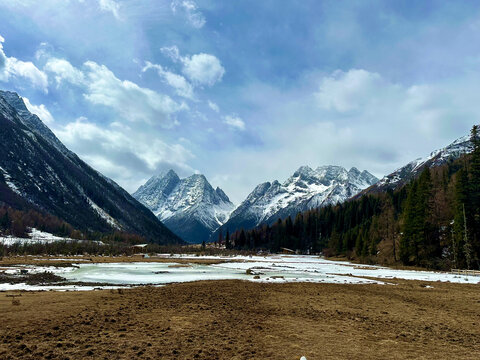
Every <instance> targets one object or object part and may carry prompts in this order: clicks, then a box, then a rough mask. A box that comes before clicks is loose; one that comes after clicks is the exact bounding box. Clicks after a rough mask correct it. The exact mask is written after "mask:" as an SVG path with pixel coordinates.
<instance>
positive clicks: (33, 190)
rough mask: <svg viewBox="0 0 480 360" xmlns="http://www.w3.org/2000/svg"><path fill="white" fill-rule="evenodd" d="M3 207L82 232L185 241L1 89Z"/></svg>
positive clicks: (0, 186) (0, 183)
mask: <svg viewBox="0 0 480 360" xmlns="http://www.w3.org/2000/svg"><path fill="white" fill-rule="evenodd" d="M0 154H1V156H0V204H3V205H8V206H12V207H18V206H21V207H22V208H23V209H25V208H28V207H32V208H34V209H40V210H41V211H45V212H47V213H50V214H52V215H55V216H57V217H58V218H60V219H62V220H64V221H66V222H68V223H70V224H71V225H72V226H74V227H75V228H77V229H79V230H82V231H91V232H100V233H111V232H113V231H122V232H128V233H134V234H138V235H141V236H143V237H145V238H146V239H147V240H149V241H151V242H156V243H162V244H163V243H178V242H181V240H180V239H179V238H178V237H177V236H176V235H174V234H173V233H172V232H171V231H170V230H169V229H167V228H166V227H165V226H164V225H163V224H162V223H161V222H160V221H159V220H158V219H157V218H156V217H155V216H154V215H153V214H152V213H151V212H150V211H149V210H148V209H147V208H146V207H145V206H143V205H142V204H140V203H139V202H138V201H137V200H135V199H134V198H133V197H132V196H131V195H130V194H128V192H126V191H125V190H123V189H122V188H121V187H120V186H118V185H117V184H116V183H115V182H114V181H112V180H110V179H108V178H106V177H105V176H103V175H102V174H100V173H99V172H97V171H96V170H94V169H93V168H91V167H90V166H89V165H87V164H86V163H85V162H83V161H82V160H81V159H80V158H79V157H78V156H77V155H75V154H74V153H73V152H71V151H69V150H68V149H67V148H66V147H65V146H64V145H63V144H62V143H61V142H60V140H58V139H57V137H56V136H55V135H54V134H53V132H52V131H51V130H50V129H49V128H48V127H47V126H46V125H45V124H44V123H43V122H42V121H41V120H40V119H39V118H38V116H36V115H34V114H32V113H30V112H29V111H28V109H27V107H26V106H25V103H24V101H23V99H22V98H21V97H20V96H19V95H18V94H17V93H14V92H8V91H0Z"/></svg>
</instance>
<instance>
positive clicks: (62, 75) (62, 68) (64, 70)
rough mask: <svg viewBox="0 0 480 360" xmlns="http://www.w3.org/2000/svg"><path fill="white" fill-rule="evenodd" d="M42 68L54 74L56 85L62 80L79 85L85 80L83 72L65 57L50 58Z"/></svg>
mask: <svg viewBox="0 0 480 360" xmlns="http://www.w3.org/2000/svg"><path fill="white" fill-rule="evenodd" d="M43 69H44V70H45V71H47V72H51V73H54V74H55V80H56V82H57V85H59V84H60V83H61V82H62V81H63V80H65V81H67V82H70V83H72V84H75V85H80V84H82V83H83V82H84V80H85V77H84V75H83V73H82V72H81V71H80V70H78V69H77V68H75V67H74V66H72V64H70V63H69V62H68V61H67V60H65V59H58V58H50V59H49V60H48V61H47V63H46V64H45V66H44V68H43Z"/></svg>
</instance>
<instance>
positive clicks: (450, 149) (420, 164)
mask: <svg viewBox="0 0 480 360" xmlns="http://www.w3.org/2000/svg"><path fill="white" fill-rule="evenodd" d="M471 151H472V143H471V142H470V136H464V137H461V138H460V139H457V140H455V141H454V142H453V143H451V144H450V145H448V146H446V147H444V148H442V149H439V150H436V151H433V152H432V153H431V154H430V155H428V156H426V157H424V158H419V159H416V160H414V161H412V162H410V163H408V164H407V165H405V166H403V167H401V168H399V169H397V170H395V171H394V172H392V173H391V174H389V175H387V176H385V177H384V178H383V179H381V180H380V181H379V182H377V183H376V184H375V185H373V186H372V187H370V188H368V189H366V190H365V193H376V192H380V191H385V190H388V189H396V188H398V187H400V186H402V185H404V184H406V183H407V182H409V181H410V180H411V179H413V178H415V177H416V176H418V175H419V174H420V173H421V172H422V171H423V169H425V168H426V167H430V168H432V167H435V166H440V165H443V164H445V163H446V162H448V161H449V160H456V159H458V158H459V157H460V156H462V155H464V154H468V153H470V152H471Z"/></svg>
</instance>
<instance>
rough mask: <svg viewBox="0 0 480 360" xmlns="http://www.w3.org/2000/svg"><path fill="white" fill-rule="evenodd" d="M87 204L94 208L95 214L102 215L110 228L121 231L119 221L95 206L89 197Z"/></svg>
mask: <svg viewBox="0 0 480 360" xmlns="http://www.w3.org/2000/svg"><path fill="white" fill-rule="evenodd" d="M87 202H88V204H89V205H90V206H91V207H92V209H93V210H95V212H96V213H97V214H98V215H100V217H101V218H102V219H103V220H105V221H106V222H107V224H109V225H110V226H112V227H113V228H114V229H117V230H121V227H120V225H118V223H117V221H116V220H115V219H114V218H113V217H111V216H110V215H109V214H108V213H107V212H106V211H105V210H103V209H102V208H101V207H100V206H98V205H97V204H95V203H94V202H93V200H92V199H90V198H89V197H87Z"/></svg>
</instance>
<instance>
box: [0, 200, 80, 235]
mask: <svg viewBox="0 0 480 360" xmlns="http://www.w3.org/2000/svg"><path fill="white" fill-rule="evenodd" d="M30 228H36V229H38V230H41V231H45V232H48V233H51V234H54V235H57V236H63V237H70V238H72V239H83V234H82V233H81V232H80V231H78V230H76V229H74V228H73V227H72V226H71V225H70V224H68V223H66V222H65V221H62V220H60V219H59V218H57V217H56V216H53V215H50V214H47V213H40V212H38V211H35V210H28V211H22V210H16V209H13V208H11V207H7V206H2V207H0V234H2V235H12V236H16V237H20V238H27V237H28V233H29V230H30Z"/></svg>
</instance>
